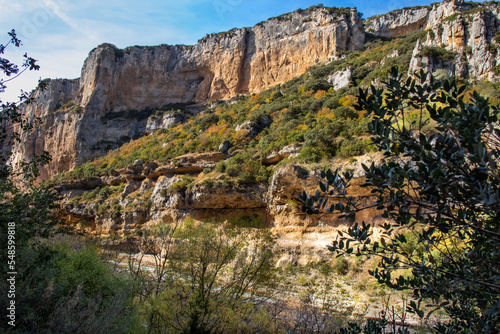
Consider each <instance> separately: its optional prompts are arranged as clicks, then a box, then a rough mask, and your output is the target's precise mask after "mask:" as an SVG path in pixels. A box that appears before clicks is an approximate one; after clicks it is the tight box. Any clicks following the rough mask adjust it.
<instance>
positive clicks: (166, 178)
mask: <svg viewBox="0 0 500 334" xmlns="http://www.w3.org/2000/svg"><path fill="white" fill-rule="evenodd" d="M223 157H224V155H223V154H221V153H218V152H214V153H204V154H190V155H186V156H184V157H180V160H177V161H183V164H184V167H185V168H186V170H192V169H193V168H194V167H191V168H190V165H192V166H197V165H200V164H201V163H208V162H210V161H211V162H213V163H215V162H216V161H220V160H219V159H223ZM372 162H375V163H380V162H381V156H365V157H359V160H357V161H353V162H350V163H349V162H343V163H337V164H335V165H332V166H331V167H332V168H341V169H344V170H349V171H352V172H354V173H355V175H356V177H357V179H356V181H355V182H353V187H352V191H353V192H352V194H353V195H356V196H359V197H361V198H366V199H367V201H368V199H369V198H370V196H371V195H370V190H369V189H367V188H361V187H359V184H361V182H362V176H363V175H364V174H363V173H364V170H363V168H362V167H361V164H362V163H363V164H371V163H372ZM173 163H174V162H172V164H173ZM154 167H155V166H152V165H149V164H145V163H143V162H142V161H140V160H138V161H136V162H134V163H133V164H131V165H130V166H128V167H127V168H124V169H123V170H121V171H120V172H119V174H120V175H117V176H115V177H114V178H109V177H104V176H103V177H101V178H97V179H91V180H82V181H71V182H66V183H63V184H61V185H59V186H58V188H57V189H58V190H59V192H60V193H61V194H62V195H63V196H64V197H65V204H64V210H63V211H65V217H66V220H67V221H68V222H71V223H75V222H78V221H79V220H81V221H86V222H92V224H84V225H82V226H85V228H84V229H86V230H87V231H88V232H90V233H94V234H103V235H107V234H129V233H130V232H131V231H132V230H134V229H135V228H141V227H142V226H147V225H148V224H156V223H158V222H164V223H172V222H179V221H182V220H183V219H184V218H185V217H186V215H190V216H191V217H194V218H195V219H200V220H203V219H210V220H221V221H223V220H226V219H228V220H231V219H233V218H235V217H237V216H241V217H259V219H260V221H262V222H263V223H265V224H266V225H267V226H270V227H275V228H278V229H280V230H283V231H285V230H288V231H290V230H293V231H305V230H307V229H310V228H313V230H314V229H317V228H320V229H321V230H329V229H331V228H337V227H338V226H340V225H342V224H344V223H345V221H344V219H340V218H338V217H337V216H335V215H326V216H321V217H318V216H311V215H308V216H306V215H304V214H303V213H302V212H301V211H300V208H299V206H298V203H297V196H298V194H299V193H302V192H303V191H308V192H314V191H315V190H316V189H317V187H318V181H319V170H312V171H309V170H307V169H305V168H304V167H302V166H299V165H288V166H283V167H280V168H278V169H277V170H276V171H275V172H274V174H273V177H272V179H271V180H270V182H269V184H244V185H241V184H238V183H237V182H235V180H229V179H227V178H226V177H225V176H224V175H220V174H217V173H215V174H208V175H205V174H204V173H199V174H198V173H196V174H188V173H162V172H160V171H164V170H165V168H164V166H156V168H154ZM160 174H161V175H160ZM187 176H189V177H188V178H186V177H187ZM117 179H119V180H121V183H117V182H113V180H117ZM110 187H111V188H110ZM113 187H114V188H113ZM103 189H104V190H103ZM113 189H115V190H113ZM89 194H94V195H93V196H91V195H89ZM376 216H377V213H374V212H370V213H368V214H365V216H360V217H358V218H359V219H365V220H367V221H370V222H375V221H376V218H375V217H376Z"/></svg>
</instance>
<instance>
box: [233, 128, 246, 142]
mask: <svg viewBox="0 0 500 334" xmlns="http://www.w3.org/2000/svg"><path fill="white" fill-rule="evenodd" d="M247 135H248V130H247V129H242V130H240V131H237V132H235V133H234V135H233V138H234V140H236V141H242V140H243V139H245V138H246V137H247Z"/></svg>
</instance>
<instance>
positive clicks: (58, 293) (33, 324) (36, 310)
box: [0, 244, 141, 334]
mask: <svg viewBox="0 0 500 334" xmlns="http://www.w3.org/2000/svg"><path fill="white" fill-rule="evenodd" d="M17 256H18V261H19V262H20V263H22V266H19V267H18V268H17V270H18V275H17V277H16V278H17V279H16V327H15V328H16V330H17V331H18V332H22V333H82V334H83V333H127V332H130V333H132V332H137V331H139V332H140V331H141V329H140V326H139V325H138V324H139V321H138V316H137V313H136V309H135V307H134V305H133V298H134V296H135V293H136V291H137V289H136V287H135V286H134V285H133V284H132V281H131V280H130V279H129V278H128V274H127V273H126V272H123V273H118V272H115V271H113V268H112V267H111V266H109V265H107V264H105V263H104V262H103V260H102V258H101V256H100V255H99V252H98V250H97V249H95V248H92V247H83V248H77V249H72V248H70V247H69V245H67V244H56V245H48V244H47V245H40V244H39V245H37V246H33V247H29V248H25V249H23V250H22V251H21V252H19V253H18V254H17ZM6 289H7V290H8V287H7V281H6V280H2V281H1V282H0V291H2V293H4V292H5V295H6V293H7V290H6ZM3 300H5V302H6V301H7V299H6V298H4V299H2V302H0V304H1V305H2V310H6V308H7V306H5V303H4V302H3ZM0 313H1V314H2V317H3V318H6V317H5V316H6V315H5V311H1V312H0ZM18 319H19V320H18ZM6 325H7V322H6V321H4V322H2V323H1V324H0V328H1V329H4V330H5V329H6V328H5V326H6Z"/></svg>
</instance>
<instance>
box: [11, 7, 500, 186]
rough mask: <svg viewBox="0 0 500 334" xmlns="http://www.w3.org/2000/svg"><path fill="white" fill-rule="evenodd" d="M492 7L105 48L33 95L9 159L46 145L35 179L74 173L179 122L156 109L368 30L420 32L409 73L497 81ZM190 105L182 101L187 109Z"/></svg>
mask: <svg viewBox="0 0 500 334" xmlns="http://www.w3.org/2000/svg"><path fill="white" fill-rule="evenodd" d="M499 7H500V6H499V5H498V3H495V2H489V3H471V2H463V1H462V0H449V1H444V2H442V3H435V4H432V5H431V6H428V7H414V8H404V9H401V10H397V11H393V12H390V13H387V14H384V15H378V16H375V17H372V18H369V19H367V20H366V22H363V21H362V20H361V18H360V15H359V13H358V12H357V11H356V10H355V9H345V8H343V9H336V8H326V7H318V6H316V7H311V8H310V9H308V10H299V11H295V12H293V13H288V14H284V15H281V16H279V17H276V18H272V19H269V20H267V21H265V22H262V23H259V24H257V25H256V26H254V27H252V28H242V29H233V30H230V31H228V32H224V33H219V34H210V35H207V36H206V37H204V38H203V39H201V40H200V41H199V42H198V43H197V44H196V45H194V46H184V45H176V46H170V45H160V46H154V47H129V48H126V49H118V48H116V47H114V46H113V45H110V44H103V45H100V46H99V47H97V48H95V49H94V50H92V51H91V52H90V54H89V56H88V58H87V59H86V60H85V63H84V65H83V68H82V74H81V77H80V78H79V79H75V80H60V79H57V80H50V81H49V84H48V88H47V89H46V90H45V91H35V92H34V93H33V94H34V101H33V103H32V104H31V105H29V106H27V107H26V110H25V111H26V115H27V117H28V118H33V117H35V116H38V117H42V118H43V119H44V120H45V123H44V124H43V125H42V126H39V127H38V128H37V129H36V130H35V131H34V132H33V133H32V134H31V135H29V136H27V137H25V138H24V141H23V143H21V144H20V145H17V146H16V147H14V148H13V153H14V156H13V159H14V161H20V160H23V159H26V158H29V157H30V155H31V154H33V153H40V152H42V151H43V150H46V151H48V152H49V153H50V154H51V156H52V158H53V161H52V162H51V163H50V165H49V166H47V167H46V168H44V169H43V170H42V179H47V178H48V177H50V176H53V175H55V174H57V173H59V172H63V171H68V170H72V169H73V168H75V167H76V166H78V165H81V164H83V163H84V162H87V161H89V160H92V159H94V158H96V157H99V156H102V155H104V154H106V153H107V152H108V151H109V150H111V149H115V148H118V147H120V146H121V145H122V144H123V143H125V142H127V141H129V140H131V139H133V138H136V137H137V136H140V135H143V134H146V133H152V132H154V131H155V130H157V129H160V128H167V127H169V126H171V125H173V124H176V123H178V122H182V121H183V120H184V119H185V118H183V115H179V114H175V113H166V114H165V113H163V114H162V113H159V114H158V115H153V113H154V112H155V111H157V110H159V109H163V111H167V110H170V109H174V110H175V109H177V108H178V104H179V103H192V104H197V105H200V104H203V103H206V102H208V101H209V100H218V99H229V98H231V97H234V96H236V95H238V94H250V93H255V92H260V91H263V90H265V89H267V88H269V87H271V86H274V85H277V84H280V83H283V82H285V81H288V80H291V79H293V78H295V77H297V76H299V75H301V74H303V73H305V72H306V71H307V69H308V68H309V67H311V66H312V65H315V64H318V63H326V62H328V61H330V60H333V59H338V58H339V57H343V55H344V53H345V52H346V51H356V50H361V49H362V47H363V45H364V42H365V30H366V31H367V32H369V33H370V38H376V39H377V38H378V39H394V38H397V36H399V35H401V34H409V33H412V32H415V31H418V30H427V31H428V33H427V36H426V37H425V38H424V39H422V40H421V41H419V42H418V43H417V45H416V47H415V49H414V52H413V57H412V59H411V62H410V66H409V73H412V72H413V71H415V70H418V69H420V68H423V69H425V70H427V71H430V72H435V71H436V70H442V71H444V72H445V73H444V74H446V75H457V76H461V77H470V78H477V79H490V80H492V79H498V77H499V74H500V52H498V51H497V50H498V47H499V44H500V35H499V33H498V27H499V26H500V8H499ZM411 47H413V45H412V46H411ZM344 59H345V58H344ZM376 62H377V61H373V62H372V63H370V64H371V65H373V63H376ZM370 64H367V65H370ZM371 65H370V66H371ZM363 70H366V71H369V69H368V67H366V68H364V69H361V71H360V69H358V68H345V69H342V70H341V71H338V72H336V73H330V76H329V77H327V79H328V81H329V84H330V85H331V86H332V87H334V89H340V88H342V87H346V86H348V85H349V84H350V83H351V81H352V80H354V79H353V78H356V77H357V76H359V74H360V72H363ZM325 79H326V78H325ZM173 104H176V105H175V106H174V105H173ZM197 108H198V109H199V106H196V105H194V106H193V105H191V106H189V107H185V109H186V111H187V112H188V113H189V112H191V113H194V112H196V110H197Z"/></svg>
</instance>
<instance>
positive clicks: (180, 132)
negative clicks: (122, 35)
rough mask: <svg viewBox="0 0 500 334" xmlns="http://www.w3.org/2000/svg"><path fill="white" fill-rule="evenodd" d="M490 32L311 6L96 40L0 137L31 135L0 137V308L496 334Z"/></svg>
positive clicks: (49, 320)
mask: <svg viewBox="0 0 500 334" xmlns="http://www.w3.org/2000/svg"><path fill="white" fill-rule="evenodd" d="M499 27H500V3H498V2H483V3H475V2H464V1H461V0H450V1H444V2H440V3H435V4H432V5H430V6H425V7H422V6H419V7H411V8H403V9H399V10H395V11H392V12H390V13H386V14H383V15H377V16H374V17H370V18H367V19H363V18H362V15H361V14H360V13H358V12H357V10H356V9H351V8H332V7H323V6H322V5H319V6H313V7H311V8H308V9H305V10H297V11H295V12H293V13H287V14H283V15H281V16H278V17H275V18H270V19H269V20H266V21H264V22H261V23H259V24H257V25H255V26H254V27H251V28H241V29H232V30H230V31H228V32H222V33H219V34H210V35H207V36H206V37H205V38H203V39H201V40H200V41H198V43H197V44H196V45H192V46H186V45H175V46H170V45H159V46H133V47H128V48H125V49H119V48H117V47H115V46H114V45H112V44H103V45H100V46H98V47H96V48H95V49H94V50H92V51H91V52H90V53H89V56H88V58H87V59H86V61H85V63H84V65H83V68H82V75H81V77H80V78H78V79H73V80H69V79H55V80H49V79H47V80H45V84H46V89H37V90H35V91H34V92H33V93H32V96H31V97H32V99H30V100H31V101H30V102H31V103H29V104H23V105H22V106H21V110H22V111H23V112H24V117H26V119H25V121H27V122H25V123H23V122H22V121H21V120H20V119H14V120H13V123H14V126H10V124H8V126H7V127H6V128H5V129H7V131H13V132H12V133H10V134H13V135H16V131H24V128H26V129H27V132H25V133H22V134H21V136H20V137H19V138H20V140H19V141H17V137H16V138H15V139H16V141H15V145H14V146H13V147H7V146H5V147H0V150H2V151H4V152H5V150H11V151H12V160H10V161H7V162H6V164H5V166H4V167H6V168H3V169H2V170H3V174H2V175H4V176H3V177H4V179H3V180H2V183H1V185H2V189H5V191H4V192H3V196H2V200H1V203H0V204H1V206H2V210H0V213H1V217H0V218H1V219H2V221H3V222H4V223H3V224H2V226H3V230H1V231H0V233H1V234H2V235H4V236H5V240H6V241H7V243H6V245H7V244H8V246H9V252H1V253H0V254H2V255H3V256H4V258H5V261H4V264H5V268H7V264H8V265H9V267H8V268H9V269H8V270H10V272H8V271H7V269H6V270H4V276H6V277H4V279H3V280H2V281H3V284H0V290H2V291H4V292H5V295H8V296H9V297H8V298H9V299H10V304H9V305H10V306H9V308H8V307H7V305H5V306H4V307H3V308H2V309H3V310H4V311H3V312H4V313H3V314H4V316H5V317H7V316H10V317H14V318H17V319H18V320H19V327H18V329H17V330H18V331H23V332H30V333H31V332H33V333H35V332H36V333H38V332H47V333H48V332H51V333H52V332H54V333H55V332H57V333H59V332H65V333H101V332H102V333H107V332H109V333H146V332H147V333H352V334H354V333H356V334H360V333H377V334H378V333H476V332H477V333H484V334H492V333H497V329H496V328H498V324H499V317H498V315H499V314H500V311H499V308H498V305H500V303H499V302H498V291H500V290H499V289H498V287H499V285H498V280H499V275H498V274H497V273H498V263H500V261H499V260H500V257H499V253H498V247H497V246H498V241H499V240H500V235H499V234H498V233H497V231H499V215H498V212H500V204H499V202H500V201H499V198H500V186H499V182H498V180H500V176H499V175H498V163H499V161H500V159H499V158H498V156H499V155H500V130H499V128H498V114H499V111H500V53H499V52H498V49H499V45H500V30H499ZM11 36H12V35H11ZM13 42H14V43H15V37H13ZM3 72H6V71H5V69H4V70H3ZM387 78H389V80H388V79H387ZM386 81H389V82H386ZM368 88H369V89H368ZM367 89H368V90H367ZM481 96H484V97H486V98H487V99H484V98H483V97H481ZM3 109H4V111H5V112H6V113H9V112H11V110H9V109H8V106H7V107H5V106H4V107H3ZM14 109H15V108H14ZM38 118H40V119H41V120H42V122H41V123H38V121H37V120H38ZM34 120H36V121H35V122H36V125H35V126H34V127H33V128H30V122H29V121H34ZM19 123H20V124H19ZM23 125H24V127H23ZM10 134H9V133H8V135H10ZM7 138H9V137H8V136H7ZM4 139H5V138H4ZM44 151H47V152H48V153H49V154H50V155H51V157H52V161H51V162H50V163H48V164H47V165H45V166H43V167H40V172H41V173H40V177H39V178H38V179H36V177H37V175H36V168H37V167H38V166H39V164H40V163H38V162H37V161H42V160H33V161H32V162H35V163H34V164H33V166H32V165H30V164H25V163H24V161H26V160H28V159H30V157H31V156H32V155H33V154H35V155H38V154H40V153H41V152H44ZM42 158H43V157H42ZM367 166H369V167H367ZM19 167H20V168H23V169H22V171H21V172H20V173H17V172H18V170H17V168H19ZM31 167H33V170H31V169H30V168H31ZM328 168H330V169H332V170H333V171H334V172H332V171H326V172H325V170H326V169H328ZM337 171H341V172H348V173H341V174H337ZM23 177H24V178H25V180H24V182H23V180H22V178H23ZM20 181H21V182H20ZM320 182H322V183H320ZM324 182H327V183H328V184H326V183H324ZM318 188H320V189H321V191H319V190H318ZM344 190H345V191H344ZM307 193H309V194H314V193H315V194H316V195H309V194H307ZM322 194H324V195H325V196H322ZM342 211H344V212H345V213H346V215H340V214H339V213H338V212H342ZM305 212H307V214H306V213H305ZM332 212H334V213H332ZM54 226H55V228H54ZM358 242H359V243H358ZM16 247H17V248H16ZM16 249H17V251H16ZM14 270H18V271H19V272H14ZM14 292H15V294H14ZM14 299H15V303H12V301H14ZM6 301H7V299H6ZM14 304H15V305H14ZM14 306H15V308H14ZM13 308H14V309H13ZM8 312H10V314H9V315H7V313H8ZM16 312H17V313H16ZM13 313H15V314H13ZM12 322H14V320H12ZM3 326H4V327H5V326H7V325H6V324H4V325H3ZM9 326H12V325H10V323H9ZM0 327H1V326H0ZM2 328H3V327H2ZM9 330H12V329H9Z"/></svg>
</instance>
